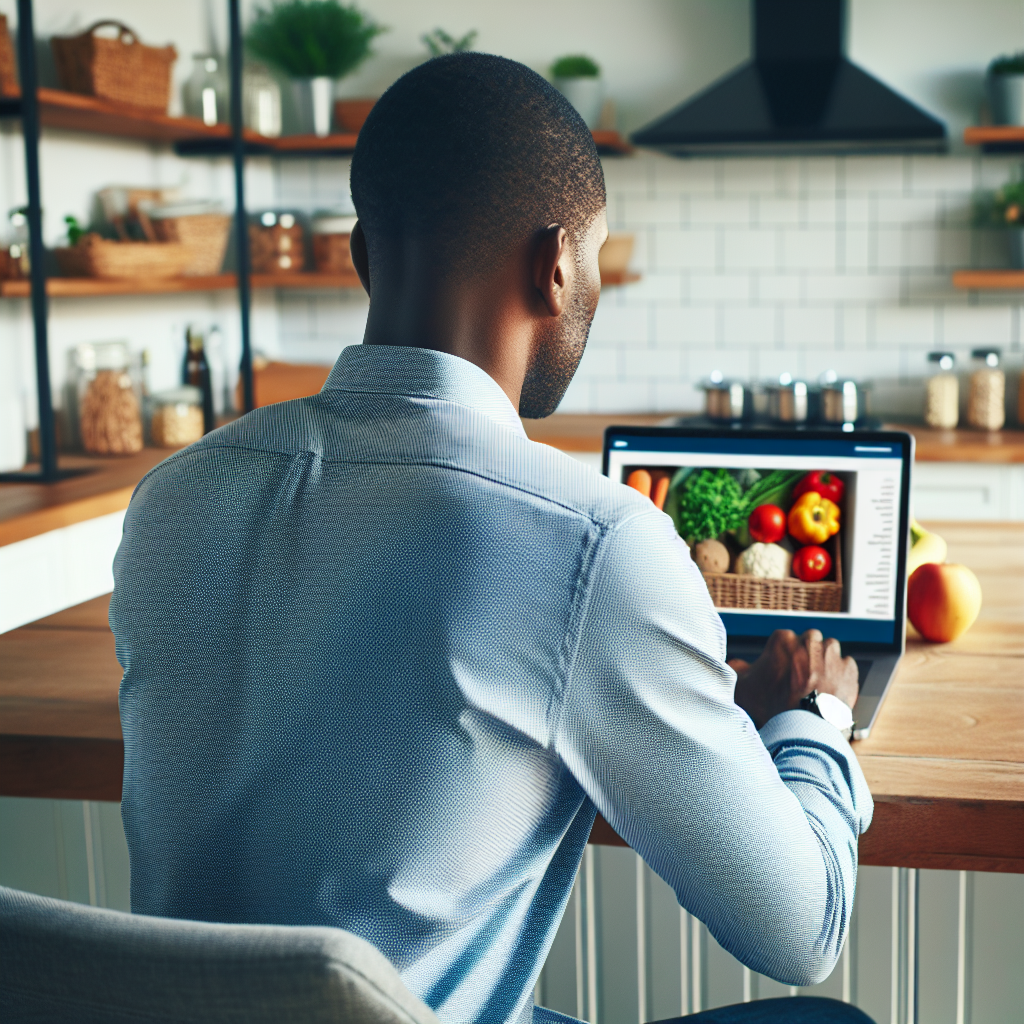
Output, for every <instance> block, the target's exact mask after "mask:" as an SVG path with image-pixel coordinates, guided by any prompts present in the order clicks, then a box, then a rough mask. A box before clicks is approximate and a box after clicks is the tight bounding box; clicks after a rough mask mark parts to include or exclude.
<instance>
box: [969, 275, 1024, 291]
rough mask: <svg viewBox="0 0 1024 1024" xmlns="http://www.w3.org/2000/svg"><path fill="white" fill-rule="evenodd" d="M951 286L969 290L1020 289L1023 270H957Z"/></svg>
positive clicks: (1021, 287)
mask: <svg viewBox="0 0 1024 1024" xmlns="http://www.w3.org/2000/svg"><path fill="white" fill-rule="evenodd" d="M953 287H954V288H961V289H964V290H970V291H993V290H1004V291H1006V290H1010V291H1013V290H1022V289H1024V270H958V271H956V272H955V273H954V274H953Z"/></svg>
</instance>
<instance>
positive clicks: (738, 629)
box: [718, 609, 896, 645]
mask: <svg viewBox="0 0 1024 1024" xmlns="http://www.w3.org/2000/svg"><path fill="white" fill-rule="evenodd" d="M718 614H719V615H720V616H721V619H722V623H723V624H724V625H725V631H726V633H728V634H729V637H730V638H731V639H736V638H738V637H767V636H771V634H772V633H774V632H775V630H777V629H791V630H793V632H794V633H796V634H800V633H803V632H805V631H806V630H808V629H820V630H821V632H822V633H823V634H824V635H825V636H831V637H835V638H836V640H838V641H839V642H840V643H852V642H854V641H857V642H859V643H865V644H893V645H895V643H896V641H895V639H894V636H895V633H896V622H895V620H893V619H854V618H848V617H847V616H845V615H843V616H836V617H834V618H833V617H832V616H829V617H827V618H826V617H824V616H818V615H786V614H784V613H780V614H779V615H750V614H749V613H746V612H727V611H722V610H721V609H718Z"/></svg>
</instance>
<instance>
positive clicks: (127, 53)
mask: <svg viewBox="0 0 1024 1024" xmlns="http://www.w3.org/2000/svg"><path fill="white" fill-rule="evenodd" d="M108 25H112V26H113V27H114V28H116V29H117V30H118V36H117V38H116V39H107V38H105V37H103V36H97V35H95V34H94V33H95V31H96V29H98V28H103V27H105V26H108ZM50 45H51V47H52V48H53V59H54V63H55V64H56V65H57V77H58V78H59V79H60V84H61V87H62V88H64V89H67V90H68V91H69V92H79V93H85V94H86V95H87V96H100V97H102V98H103V99H107V100H114V101H115V102H117V103H127V104H130V105H131V106H133V107H143V108H145V109H146V110H159V111H160V112H161V113H164V114H165V113H167V104H168V102H169V100H170V98H171V65H172V64H173V63H174V62H175V60H176V59H177V57H178V51H177V50H175V48H174V47H173V46H160V47H158V46H145V45H143V44H142V43H140V42H139V38H138V36H137V35H136V34H135V33H134V32H133V31H132V30H131V29H130V28H128V26H127V25H125V24H123V23H122V22H120V21H97V22H96V24H95V25H91V26H90V27H89V28H87V29H86V30H85V31H84V32H83V33H82V34H81V35H77V36H53V37H52V38H51V40H50Z"/></svg>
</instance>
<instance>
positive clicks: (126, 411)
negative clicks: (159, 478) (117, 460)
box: [68, 341, 142, 455]
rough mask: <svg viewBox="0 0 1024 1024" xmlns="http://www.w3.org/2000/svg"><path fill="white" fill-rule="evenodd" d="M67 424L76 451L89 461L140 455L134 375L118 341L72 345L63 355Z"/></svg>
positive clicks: (139, 406)
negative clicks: (66, 363)
mask: <svg viewBox="0 0 1024 1024" xmlns="http://www.w3.org/2000/svg"><path fill="white" fill-rule="evenodd" d="M69 363H70V370H71V373H70V375H69V381H68V385H69V386H68V399H69V404H73V406H74V409H73V410H72V409H69V412H71V413H73V415H71V416H69V419H70V420H71V421H72V422H73V423H74V424H75V425H77V427H78V440H79V442H80V444H81V447H82V450H83V451H86V452H89V453H90V454H92V455H132V454H134V453H135V452H138V451H141V450H142V404H141V401H140V396H139V387H140V382H139V379H138V373H137V372H134V371H133V369H132V365H131V361H130V358H129V354H128V346H127V345H126V344H125V343H124V342H123V341H108V342H98V343H95V344H92V343H89V344H84V345H78V346H76V347H75V348H74V349H72V350H71V352H70V353H69Z"/></svg>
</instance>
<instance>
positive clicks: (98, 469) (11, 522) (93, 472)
mask: <svg viewBox="0 0 1024 1024" xmlns="http://www.w3.org/2000/svg"><path fill="white" fill-rule="evenodd" d="M666 415H667V414H661V413H659V414H656V415H655V414H652V415H638V414H618V415H608V414H601V415H581V414H576V413H556V414H555V415H554V416H549V417H548V418H547V419H544V420H524V421H523V425H524V426H525V428H526V432H527V434H528V435H529V436H530V437H531V438H532V439H533V440H534V441H543V442H544V443H545V444H550V445H552V446H554V447H555V448H561V449H562V450H563V451H568V452H600V451H601V446H602V442H603V438H604V430H605V427H609V426H612V425H613V424H615V425H618V426H654V425H657V424H658V423H661V422H662V421H663V420H664V419H665V418H666ZM893 429H897V430H908V431H910V432H911V433H912V434H913V435H914V436H915V437H916V438H917V460H918V461H919V462H987V463H1001V464H1010V463H1017V464H1020V463H1024V430H1012V429H1011V430H1003V431H999V432H996V433H991V434H990V433H986V432H984V431H978V430H929V429H927V428H925V427H919V426H906V425H896V426H895V427H894V428H893ZM171 454H173V453H172V452H171V451H169V450H167V449H151V448H146V449H144V450H143V451H141V452H140V453H139V454H138V455H130V456H127V457H125V458H116V457H115V458H107V459H102V458H90V457H87V456H81V455H78V456H75V455H67V456H62V457H61V466H62V467H64V468H69V469H85V470H86V472H84V473H82V474H80V475H78V476H72V477H69V478H68V479H66V480H61V481H60V482H59V483H55V484H37V483H5V484H0V547H2V546H3V545H4V544H13V543H14V542H15V541H19V540H26V539H27V538H29V537H35V536H37V535H38V534H41V533H46V532H48V531H49V530H55V529H58V528H59V527H62V526H70V525H72V524H73V523H78V522H82V521H84V520H86V519H93V518H95V517H96V516H101V515H106V514H107V513H109V512H118V511H121V510H123V509H126V508H127V507H128V502H129V501H130V500H131V496H132V491H133V490H134V489H135V485H136V484H137V483H138V482H139V480H141V479H142V477H143V476H145V475H146V473H147V472H149V470H150V469H152V468H153V466H155V465H156V464H157V463H159V462H161V461H162V460H163V459H165V458H167V456H169V455H171Z"/></svg>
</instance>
